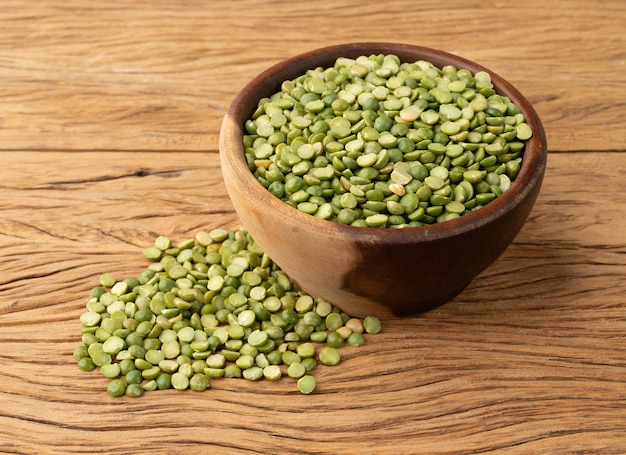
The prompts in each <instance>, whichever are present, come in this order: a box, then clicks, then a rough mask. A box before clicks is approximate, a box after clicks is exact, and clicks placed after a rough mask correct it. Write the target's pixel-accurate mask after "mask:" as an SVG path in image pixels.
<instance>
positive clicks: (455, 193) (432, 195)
mask: <svg viewBox="0 0 626 455" xmlns="http://www.w3.org/2000/svg"><path fill="white" fill-rule="evenodd" d="M245 130H246V134H245V135H244V139H243V142H244V148H245V157H246V160H247V163H248V166H249V168H250V170H251V171H252V172H253V173H254V175H255V177H256V178H257V180H258V181H259V182H260V183H261V184H262V185H263V186H264V187H265V188H267V190H268V191H269V192H270V193H272V194H273V195H275V196H276V197H278V198H280V199H282V200H283V201H285V202H286V203H287V204H289V205H291V206H293V207H296V208H297V209H299V210H301V211H302V212H305V213H307V214H310V215H313V216H316V217H318V218H321V219H325V220H330V221H334V222H337V223H341V224H349V225H353V226H361V227H415V226H422V225H425V224H432V223H439V222H444V221H447V220H451V219H455V218H458V217H460V216H463V215H465V214H467V213H470V212H472V211H475V210H478V209H480V208H481V207H483V206H484V205H486V204H488V203H489V202H491V201H493V200H494V199H496V198H497V197H499V196H500V195H502V193H504V192H505V191H507V190H508V189H509V187H510V186H511V182H513V181H514V180H515V178H516V177H517V175H518V174H519V172H520V168H521V163H522V158H523V151H524V145H525V141H527V140H529V139H530V138H531V137H532V129H531V128H530V126H529V125H528V124H527V123H526V119H525V118H524V115H523V113H522V112H521V111H520V109H519V107H518V106H517V105H516V104H514V103H513V102H512V101H511V100H510V99H509V98H508V97H506V96H502V95H500V94H498V93H496V91H495V89H494V86H493V83H492V82H491V77H490V75H489V74H488V73H486V72H482V71H481V72H477V73H475V74H472V73H471V72H470V71H468V70H466V69H457V68H455V67H452V66H445V67H442V68H438V67H435V66H434V65H433V64H432V63H430V62H427V61H423V60H421V61H417V62H413V63H403V62H401V61H400V60H399V58H398V57H397V56H395V55H382V54H379V55H370V56H360V57H357V58H355V59H350V58H338V59H337V60H336V62H335V64H334V65H333V66H332V67H329V68H315V69H311V70H309V71H307V72H306V73H305V74H303V75H302V76H300V77H298V78H296V79H294V80H289V81H285V82H283V84H282V86H281V90H280V92H277V93H275V94H274V95H272V96H270V97H268V98H263V99H261V100H260V101H259V103H258V106H257V109H256V110H255V112H254V113H253V115H252V116H251V118H250V119H249V120H248V121H246V123H245Z"/></svg>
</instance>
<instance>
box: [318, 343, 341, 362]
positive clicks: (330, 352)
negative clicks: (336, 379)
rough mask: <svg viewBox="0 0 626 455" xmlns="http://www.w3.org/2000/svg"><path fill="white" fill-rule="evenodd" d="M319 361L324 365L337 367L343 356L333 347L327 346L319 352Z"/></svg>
mask: <svg viewBox="0 0 626 455" xmlns="http://www.w3.org/2000/svg"><path fill="white" fill-rule="evenodd" d="M318 357H319V361H320V363H321V364H322V365H329V366H332V365H337V364H338V363H339V362H340V360H341V354H339V351H338V350H337V349H335V348H333V347H330V346H326V347H324V348H322V349H321V350H320V352H319V355H318Z"/></svg>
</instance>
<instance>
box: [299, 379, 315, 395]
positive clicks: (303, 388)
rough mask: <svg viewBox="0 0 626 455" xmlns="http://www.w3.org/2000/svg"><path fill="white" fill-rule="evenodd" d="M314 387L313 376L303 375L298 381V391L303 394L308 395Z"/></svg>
mask: <svg viewBox="0 0 626 455" xmlns="http://www.w3.org/2000/svg"><path fill="white" fill-rule="evenodd" d="M315 387H316V383H315V378H314V377H313V376H310V375H305V376H302V377H301V378H300V379H298V390H299V391H300V392H302V393H304V394H307V395H308V394H310V393H313V391H314V390H315Z"/></svg>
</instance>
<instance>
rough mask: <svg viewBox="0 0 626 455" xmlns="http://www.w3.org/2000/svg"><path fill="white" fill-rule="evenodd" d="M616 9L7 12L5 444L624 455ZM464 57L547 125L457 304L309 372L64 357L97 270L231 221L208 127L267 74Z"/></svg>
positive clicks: (356, 6)
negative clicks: (308, 378)
mask: <svg viewBox="0 0 626 455" xmlns="http://www.w3.org/2000/svg"><path fill="white" fill-rule="evenodd" d="M625 26H626V3H624V2H623V1H621V0H612V1H611V0H606V1H602V2H585V1H581V0H572V1H568V2H558V1H556V0H541V1H540V0H526V1H524V2H498V1H480V2H455V1H452V0H441V1H438V2H434V3H433V2H426V1H422V0H418V1H415V0H412V1H394V0H390V1H384V2H375V1H360V2H356V1H348V2H337V1H325V0H318V1H316V2H308V3H304V2H288V1H231V2H226V1H193V0H192V1H189V0H187V1H156V2H148V1H145V0H139V1H133V2H130V1H128V2H126V1H122V2H98V1H93V2H83V1H78V0H69V1H60V0H56V1H47V2H34V1H31V2H22V1H18V0H0V215H1V216H0V452H1V453H15V454H18V453H19V454H72V453H128V454H130V453H209V452H210V453H225V454H252V453H258V454H261V453H263V454H270V453H281V454H283V453H284V454H290V453H318V454H321V453H329V454H330V453H337V454H339V453H341V454H357V453H361V454H365V453H377V454H379V453H398V454H409V453H415V454H466V453H493V454H528V453H533V454H539V453H541V454H548V453H549V454H565V453H593V454H609V453H610V454H623V453H626V349H625V348H626V217H624V213H625V211H626V189H625V188H626V186H625V185H624V177H623V176H624V171H623V170H624V169H626V128H624V124H623V115H624V110H625V108H626V76H625V74H626V73H625V70H626V67H625V61H626V41H625V38H626V34H625V32H624V30H625V29H626V27H625ZM375 40H384V41H397V42H406V43H410V44H418V45H424V46H430V47H437V48H441V49H443V50H447V51H450V52H454V53H458V54H459V55H462V56H464V57H466V58H470V59H473V60H476V61H477V62H479V63H481V64H483V65H485V66H487V67H488V68H490V69H492V70H493V71H495V72H497V73H499V74H500V75H502V76H503V77H505V78H507V79H508V80H509V81H510V82H512V83H513V84H514V85H515V86H516V87H517V88H518V89H520V90H521V91H522V93H524V94H525V95H526V96H527V97H528V98H529V99H530V101H531V102H532V103H533V104H534V105H535V107H536V109H537V111H538V112H539V114H540V116H541V118H542V119H543V122H544V124H545V128H546V132H547V136H548V143H549V151H550V153H549V158H548V170H547V173H546V178H545V183H544V186H543V188H542V192H541V195H540V197H539V200H538V201H537V205H536V206H535V209H534V210H533V212H532V214H531V216H530V218H529V220H528V222H527V224H526V225H525V227H524V228H523V230H522V232H521V233H520V234H519V236H518V237H517V239H516V240H515V242H514V244H513V245H512V246H511V247H510V248H509V249H508V250H507V251H506V253H505V254H504V255H503V256H502V257H501V258H500V259H499V260H498V261H497V262H496V263H495V264H494V265H493V266H491V267H490V268H489V269H487V270H486V271H485V272H484V273H483V274H482V275H481V276H479V277H478V278H477V279H476V280H475V281H474V282H473V283H472V284H471V285H470V287H469V288H468V289H467V290H466V291H465V292H463V293H462V294H461V295H460V296H459V297H458V298H457V299H456V300H455V301H453V302H451V303H449V304H447V305H445V306H443V307H441V308H440V309H438V310H435V311H432V312H430V313H428V314H425V315H422V316H420V317H415V318H408V319H395V320H389V321H386V322H385V324H384V332H383V333H381V334H380V335H378V336H376V337H372V338H370V339H369V341H370V342H369V343H368V344H367V345H365V346H363V347H361V348H358V349H352V350H346V351H345V361H344V362H343V363H342V364H341V365H339V366H337V367H334V368H323V367H321V368H319V369H318V370H317V372H316V377H317V379H318V384H319V386H318V390H317V392H316V393H315V394H314V395H311V396H304V395H301V394H299V393H298V392H296V391H295V389H294V386H293V383H291V382H289V380H282V381H280V382H278V383H270V382H268V381H265V382H260V383H249V382H247V381H243V380H225V379H224V380H215V381H213V383H212V388H211V390H208V391H206V392H203V393H194V392H176V391H173V390H172V391H161V392H154V393H149V394H147V395H145V396H144V397H142V398H140V399H127V398H118V399H113V398H110V397H109V396H108V395H107V394H106V392H105V387H106V382H107V381H106V380H105V379H104V378H102V377H101V376H100V375H99V373H97V372H91V373H85V372H82V371H80V370H79V369H78V368H77V367H76V363H75V361H74V359H73V358H72V355H71V353H72V350H73V349H74V347H76V346H77V345H78V343H79V340H80V323H79V321H78V318H79V316H80V314H81V313H82V311H83V308H84V304H85V302H86V296H87V293H88V290H89V289H90V288H91V287H93V286H94V285H95V284H96V283H97V279H98V276H99V275H100V274H101V273H104V272H114V273H115V274H116V275H118V276H136V274H137V273H138V272H139V271H141V270H142V269H143V267H144V266H145V262H144V260H143V259H142V257H141V249H142V248H143V247H144V246H146V245H147V244H149V243H150V242H152V240H153V239H154V237H155V236H157V235H159V234H164V235H168V236H171V237H172V238H174V239H179V240H180V239H183V238H185V237H187V236H188V235H190V234H194V233H195V232H196V231H198V230H201V229H210V228H214V227H226V228H234V227H237V226H239V222H238V220H237V217H236V215H235V214H234V212H233V210H232V206H231V205H230V202H229V200H228V197H227V195H226V191H225V188H224V185H223V183H222V180H221V173H220V169H219V161H218V154H217V139H218V132H219V126H220V121H221V118H222V116H223V114H224V112H225V109H226V108H227V107H228V105H229V103H230V101H231V99H232V98H233V97H234V95H235V94H236V93H237V91H238V90H239V89H240V88H241V87H243V85H244V84H245V83H246V82H247V81H248V80H249V79H251V78H252V77H253V76H255V75H256V74H257V73H259V72H260V71H261V70H263V69H265V68H266V67H268V66H269V65H271V64H273V63H275V62H278V61H279V60H281V59H284V58H286V57H290V56H292V55H294V54H296V53H299V52H303V51H306V50H309V49H312V48H315V47H319V46H323V45H329V44H335V43H339V42H347V41H375Z"/></svg>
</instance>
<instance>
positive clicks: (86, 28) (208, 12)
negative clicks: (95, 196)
mask: <svg viewBox="0 0 626 455" xmlns="http://www.w3.org/2000/svg"><path fill="white" fill-rule="evenodd" d="M243 11H245V12H249V14H242V12H243ZM556 11H558V14H555V12H556ZM624 17H626V4H625V3H624V2H622V1H620V0H613V1H603V2H601V3H599V4H596V3H593V2H583V1H579V0H575V1H571V2H568V3H567V5H564V4H562V3H560V2H556V1H554V0H552V1H549V2H547V3H546V2H545V1H542V0H529V1H524V2H517V3H512V2H498V1H493V0H492V1H478V2H462V3H459V2H437V3H436V4H434V3H432V2H425V1H417V2H416V1H387V2H367V3H363V2H357V1H353V0H351V1H348V2H335V1H326V0H321V1H317V2H314V3H302V2H287V1H269V0H263V1H253V0H249V1H236V2H226V1H208V0H205V1H173V2H165V1H158V2H147V1H137V2H115V3H113V4H111V3H107V2H89V3H85V2H82V1H80V0H70V1H65V2H26V3H25V2H22V1H19V0H3V1H2V8H1V9H0V23H1V24H2V29H1V30H0V79H1V81H2V88H3V95H2V111H1V112H0V149H10V150H26V149H32V150H50V149H52V150H67V149H73V150H92V149H94V145H95V146H97V148H100V149H104V150H116V149H123V150H172V151H175V150H188V151H190V150H209V149H211V148H212V147H214V145H215V144H216V143H217V132H218V129H219V123H220V121H221V118H222V116H223V114H224V111H225V109H226V108H227V107H228V105H229V103H230V101H231V100H232V98H233V97H234V95H235V94H236V93H237V91H238V90H239V89H241V88H242V87H243V85H244V84H245V83H246V82H248V81H249V80H250V79H251V78H252V77H254V76H255V75H256V74H258V73H259V72H261V71H262V70H263V69H265V68H267V67H268V66H269V65H271V64H273V63H276V62H278V61H280V60H282V59H285V58H287V57H291V56H293V55H295V54H298V53H300V52H304V51H307V50H311V49H314V48H317V47H320V46H324V45H330V44H337V43H341V42H353V41H395V42H403V43H407V44H416V45H422V46H428V47H434V48H439V49H442V50H445V51H449V52H453V53H457V54H459V55H461V56H463V57H466V58H469V59H472V60H475V61H476V62H478V63H480V64H482V65H484V66H486V67H487V68H490V69H491V70H493V71H495V72H496V73H498V74H500V75H501V76H503V77H504V78H506V79H508V80H509V81H510V82H511V83H513V84H514V85H515V86H516V87H517V88H518V89H519V90H520V91H521V92H522V93H524V94H525V95H526V96H527V97H528V98H529V99H530V101H531V102H533V103H534V104H535V107H536V109H537V110H538V112H539V114H540V116H541V117H542V119H543V120H544V122H545V123H546V124H547V125H548V127H547V135H548V143H549V144H550V147H551V149H553V150H555V151H558V150H584V149H585V148H586V149H591V150H611V149H613V150H616V149H623V145H624V143H626V133H625V132H624V129H623V128H611V129H607V128H606V127H605V126H606V125H607V124H615V123H617V122H618V121H619V119H620V118H621V115H622V113H623V111H624V108H625V107H626V80H625V78H624V77H623V76H621V75H622V74H623V72H624V62H625V61H626V44H625V42H624V32H623V30H624ZM105 132H106V134H103V133H105ZM94 136H97V140H95V139H94ZM590 138H593V140H590ZM583 144H585V146H584V147H583Z"/></svg>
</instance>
